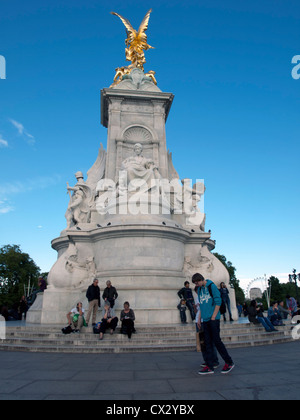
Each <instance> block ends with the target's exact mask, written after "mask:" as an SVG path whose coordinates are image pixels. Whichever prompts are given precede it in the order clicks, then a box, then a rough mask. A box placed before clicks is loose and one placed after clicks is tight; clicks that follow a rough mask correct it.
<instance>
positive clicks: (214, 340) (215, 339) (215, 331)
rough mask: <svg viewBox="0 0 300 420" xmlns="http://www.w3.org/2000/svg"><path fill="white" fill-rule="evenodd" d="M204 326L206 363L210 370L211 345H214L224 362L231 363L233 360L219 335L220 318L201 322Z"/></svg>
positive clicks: (211, 362)
mask: <svg viewBox="0 0 300 420" xmlns="http://www.w3.org/2000/svg"><path fill="white" fill-rule="evenodd" d="M203 328H204V340H205V345H206V351H207V355H206V358H207V361H206V362H207V365H208V367H209V368H210V369H211V370H214V351H213V346H214V345H215V347H216V349H217V350H218V352H219V354H220V356H221V357H222V359H223V360H224V362H225V363H227V364H229V365H231V364H233V361H232V359H231V357H230V356H229V354H228V352H227V350H226V347H225V345H224V343H223V342H222V340H221V337H220V320H215V321H207V322H203Z"/></svg>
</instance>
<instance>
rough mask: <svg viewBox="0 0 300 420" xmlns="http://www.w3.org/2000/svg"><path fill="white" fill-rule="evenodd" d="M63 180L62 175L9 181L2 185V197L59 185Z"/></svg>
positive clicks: (0, 188) (0, 187)
mask: <svg viewBox="0 0 300 420" xmlns="http://www.w3.org/2000/svg"><path fill="white" fill-rule="evenodd" d="M60 180H61V177H60V175H53V176H40V177H37V178H33V179H27V180H23V181H14V182H7V183H3V184H2V185H0V197H1V196H4V197H5V196H10V195H14V194H20V193H25V192H29V191H35V190H41V189H45V188H48V187H50V186H53V185H57V184H58V183H59V182H60Z"/></svg>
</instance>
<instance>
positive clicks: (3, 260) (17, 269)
mask: <svg viewBox="0 0 300 420" xmlns="http://www.w3.org/2000/svg"><path fill="white" fill-rule="evenodd" d="M39 273H40V269H39V267H38V266H37V265H36V264H35V262H34V261H33V260H32V258H30V256H29V255H28V254H26V253H24V252H22V250H21V249H20V246H19V245H5V246H3V247H2V248H0V306H1V305H8V306H9V307H11V305H12V304H13V303H15V302H16V301H18V300H19V299H20V297H21V296H22V295H24V285H25V286H28V280H29V279H30V281H31V284H33V283H34V284H35V285H36V284H37V279H38V276H39Z"/></svg>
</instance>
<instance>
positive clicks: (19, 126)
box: [9, 118, 35, 146]
mask: <svg viewBox="0 0 300 420" xmlns="http://www.w3.org/2000/svg"><path fill="white" fill-rule="evenodd" d="M9 121H10V122H11V123H12V125H13V126H14V127H15V128H16V129H17V130H18V133H19V134H20V136H23V137H25V138H26V140H27V143H28V144H30V145H31V146H33V145H34V144H35V138H34V136H33V135H32V134H30V133H29V132H28V131H27V130H26V129H25V127H24V125H23V124H22V123H20V122H18V121H16V120H13V119H12V118H10V119H9Z"/></svg>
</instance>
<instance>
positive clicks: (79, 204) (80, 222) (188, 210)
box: [27, 66, 238, 325]
mask: <svg viewBox="0 0 300 420" xmlns="http://www.w3.org/2000/svg"><path fill="white" fill-rule="evenodd" d="M122 69H123V70H122V71H120V69H118V71H119V73H117V75H116V78H115V83H114V84H113V85H112V86H111V87H110V88H106V89H103V90H102V92H101V123H102V124H103V125H104V126H105V127H107V150H104V148H103V146H102V145H101V147H100V149H99V153H98V156H97V159H96V161H95V163H94V165H93V166H92V168H91V169H90V170H89V171H88V173H87V177H86V180H84V176H83V174H82V173H81V172H80V171H79V172H76V175H75V176H76V180H77V183H76V184H75V185H74V187H70V186H69V185H68V186H67V191H68V192H69V195H70V197H69V204H68V205H67V210H66V215H65V217H66V220H67V227H66V228H65V229H64V230H63V231H62V232H61V235H60V236H59V237H58V238H56V239H54V240H53V241H52V247H53V248H54V249H55V250H56V251H57V252H58V259H57V262H56V263H55V264H54V266H53V267H52V269H51V271H50V273H49V276H48V284H49V285H48V289H47V290H46V291H45V292H44V296H43V299H42V302H41V297H39V308H38V310H32V311H31V310H30V311H29V312H28V315H27V320H28V322H41V323H44V324H64V323H65V321H66V313H67V312H68V311H69V310H70V309H71V308H72V307H74V306H75V304H76V303H77V302H78V301H82V302H83V303H84V306H85V307H87V301H86V298H85V293H86V290H87V288H88V286H89V285H90V284H91V283H92V280H93V278H95V277H97V278H98V279H99V286H100V289H101V294H102V292H103V289H104V287H105V283H106V281H107V280H111V282H112V284H113V285H114V286H115V287H116V288H117V290H118V294H119V297H118V299H117V302H116V310H117V312H118V310H121V309H122V307H123V303H124V302H125V301H129V302H130V305H131V307H132V308H133V309H134V311H135V314H136V323H137V324H151V325H153V324H174V323H178V322H180V317H179V311H178V310H177V304H178V296H177V291H178V290H179V289H180V288H182V286H183V283H184V281H185V280H186V279H188V280H190V279H191V276H192V275H193V274H194V273H196V272H200V273H202V274H203V275H204V276H205V277H206V278H209V279H211V280H213V281H214V282H215V283H216V284H217V285H218V286H219V284H220V283H221V282H225V283H226V284H227V285H228V284H229V274H228V272H227V270H226V269H225V267H224V266H223V264H222V263H221V262H220V261H219V260H218V259H217V258H216V257H215V256H214V255H213V254H212V253H211V251H212V250H213V249H214V247H215V242H214V241H213V240H211V235H210V233H208V232H206V231H205V214H204V211H203V208H202V207H201V203H202V200H203V195H204V192H205V187H204V183H203V182H201V181H198V182H195V183H194V185H192V184H193V183H191V181H190V180H189V179H187V178H184V179H182V180H180V179H179V175H178V173H177V171H176V170H175V168H174V166H173V163H172V154H171V153H170V152H169V151H168V149H167V143H166V132H165V123H166V121H167V118H168V114H169V112H170V109H171V105H172V101H173V98H174V96H173V94H171V93H164V92H162V91H161V90H160V89H159V88H158V87H157V85H156V80H155V78H154V72H150V74H149V73H148V74H145V73H144V71H143V68H141V66H133V67H132V68H130V66H129V67H128V68H125V67H124V68H122ZM124 69H125V70H124ZM169 143H170V145H172V139H171V140H170V142H169ZM74 169H77V168H74ZM179 169H180V168H179ZM183 175H184V176H188V174H183ZM200 175H202V176H203V174H200ZM231 301H232V303H235V296H234V291H233V290H232V289H231ZM232 306H233V317H234V318H236V319H237V318H238V315H237V312H236V308H235V304H233V305H232ZM40 308H41V309H40ZM32 309H34V308H32ZM36 309H37V308H36Z"/></svg>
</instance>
